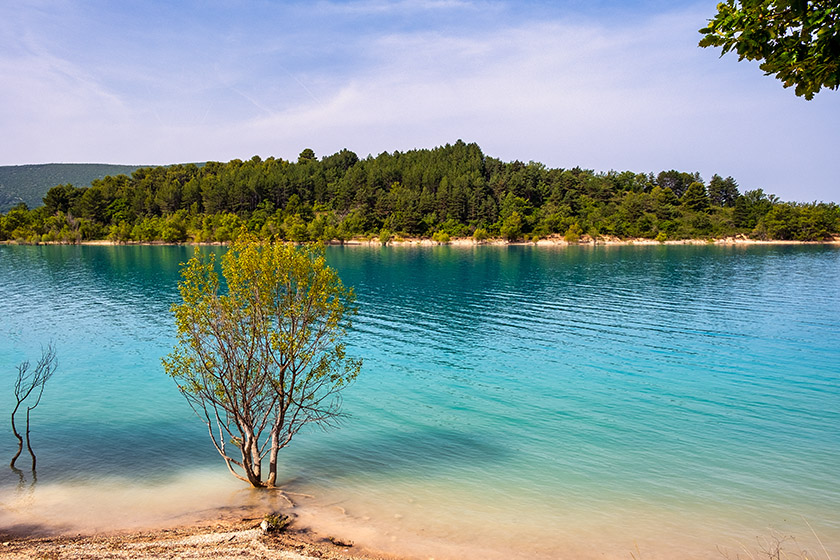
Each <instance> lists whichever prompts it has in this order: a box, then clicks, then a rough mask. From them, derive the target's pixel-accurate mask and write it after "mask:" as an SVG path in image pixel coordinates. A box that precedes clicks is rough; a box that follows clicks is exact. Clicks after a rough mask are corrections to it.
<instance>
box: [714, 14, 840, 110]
mask: <svg viewBox="0 0 840 560" xmlns="http://www.w3.org/2000/svg"><path fill="white" fill-rule="evenodd" d="M700 33H702V34H703V38H702V39H701V40H700V46H701V47H721V56H723V55H724V54H726V53H728V52H729V51H732V50H734V51H735V52H737V53H738V59H739V60H743V59H745V58H746V59H748V60H761V61H762V63H761V64H760V68H761V69H762V70H764V72H765V73H766V74H767V75H770V74H775V76H776V78H778V79H779V80H781V81H782V84H783V85H784V87H791V86H795V91H796V95H798V96H803V97H805V99H809V100H810V99H813V97H814V94H816V93H817V92H819V91H820V89H821V88H822V87H827V88H829V89H837V87H838V86H840V5H838V3H837V2H836V0H807V1H806V0H726V1H725V2H721V3H720V4H718V5H717V14H715V17H714V18H713V19H711V20H709V24H708V25H707V26H706V27H704V28H703V29H701V30H700Z"/></svg>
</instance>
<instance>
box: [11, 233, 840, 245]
mask: <svg viewBox="0 0 840 560" xmlns="http://www.w3.org/2000/svg"><path fill="white" fill-rule="evenodd" d="M17 244H18V243H17V242H16V241H12V240H9V241H0V245H17ZM76 244H77V245H206V246H224V245H226V243H222V242H219V241H214V242H208V243H203V242H202V243H196V242H192V241H187V242H185V243H165V242H163V241H152V242H135V241H130V242H128V243H120V242H117V241H111V240H108V239H97V240H92V241H80V242H78V243H76ZM329 244H330V245H348V246H354V245H355V246H359V245H372V246H377V245H382V242H381V241H380V240H379V238H378V237H371V238H353V239H348V240H346V241H344V242H343V243H339V242H337V241H333V242H331V243H329ZM38 245H68V243H64V242H61V241H50V242H42V243H38ZM437 245H451V246H455V247H475V246H481V245H486V246H494V245H495V246H504V245H533V246H538V247H574V246H583V247H586V246H590V247H592V246H604V245H606V246H613V245H741V246H744V245H840V237H832V238H830V239H825V240H822V241H786V240H780V239H771V240H760V239H750V238H749V237H747V236H746V235H737V236H731V237H719V238H709V239H669V240H667V241H662V242H660V241H656V240H655V239H648V238H644V237H631V238H621V237H615V236H599V237H596V238H593V237H590V236H588V235H583V236H581V238H580V241H579V242H577V243H569V242H568V241H566V240H565V238H564V237H563V236H562V235H552V236H549V237H543V238H540V239H538V240H536V241H507V240H505V239H501V238H492V239H487V240H484V241H476V240H475V239H473V238H472V237H455V238H453V239H451V240H450V241H449V242H447V243H438V242H437V241H433V240H431V239H429V238H424V237H404V238H403V237H394V238H392V239H391V240H390V241H388V246H394V247H400V246H406V247H409V246H426V247H433V246H437Z"/></svg>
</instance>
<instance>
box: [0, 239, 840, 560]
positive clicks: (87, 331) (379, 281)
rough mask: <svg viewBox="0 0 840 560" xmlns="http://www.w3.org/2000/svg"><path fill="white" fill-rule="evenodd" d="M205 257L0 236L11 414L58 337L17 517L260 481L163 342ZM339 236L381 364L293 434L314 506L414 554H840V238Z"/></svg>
mask: <svg viewBox="0 0 840 560" xmlns="http://www.w3.org/2000/svg"><path fill="white" fill-rule="evenodd" d="M204 250H206V251H209V250H215V251H221V250H222V249H218V248H217V249H204ZM191 254H192V249H191V248H183V247H107V246H105V247H102V246H84V247H53V246H51V247H17V246H0V364H5V365H3V366H2V367H3V371H4V373H2V375H3V378H4V379H6V382H4V385H5V386H7V387H8V388H7V390H5V392H4V393H3V394H2V395H0V405H2V409H0V412H2V411H6V410H10V408H11V403H10V393H11V383H12V382H13V379H12V377H13V375H14V366H15V365H16V364H17V363H19V362H20V361H22V360H24V359H27V358H28V359H30V360H35V359H37V357H38V355H39V353H40V345H41V344H46V343H47V342H49V340H53V341H55V343H56V346H57V350H58V356H59V360H60V369H59V371H58V373H57V374H56V376H55V378H54V379H53V380H51V381H50V384H49V386H48V387H47V392H46V393H45V396H44V400H43V402H42V404H41V405H40V406H39V407H38V408H37V409H36V411H34V412H33V445H34V446H35V449H36V452H38V454H39V469H38V484H37V485H36V486H35V487H34V488H30V487H29V486H28V485H27V486H25V487H24V488H20V487H19V484H18V483H19V480H18V478H17V476H15V475H14V474H13V473H11V472H10V471H7V472H6V474H2V471H0V485H2V486H0V488H2V489H1V490H0V501H2V503H3V507H2V509H0V524H4V525H6V526H11V525H15V524H18V525H20V524H29V525H33V526H35V525H39V526H55V525H60V526H62V527H65V528H68V529H70V528H74V527H77V526H79V525H85V526H86V527H93V528H97V529H100V528H107V527H111V526H114V525H115V524H117V525H119V524H124V525H129V524H131V523H152V522H153V521H158V522H159V521H161V520H163V521H164V522H165V521H166V520H172V519H179V518H180V517H181V516H183V515H187V514H190V513H192V512H196V511H201V510H203V509H206V508H212V507H217V506H224V505H230V504H239V503H246V502H248V501H249V500H253V499H254V496H253V493H251V492H249V491H248V490H247V489H243V488H242V487H241V485H240V483H238V482H237V481H235V480H234V479H233V478H232V477H230V475H229V474H227V471H226V468H225V467H224V465H223V463H222V462H221V460H220V459H219V458H218V455H217V454H216V452H215V450H214V449H213V448H212V446H211V445H210V443H209V440H208V438H207V436H206V431H205V430H206V428H205V427H204V426H203V425H202V424H201V422H200V421H198V419H197V418H196V417H195V416H194V415H193V414H192V412H191V411H190V409H189V407H188V406H187V405H186V402H185V401H183V399H182V397H181V396H180V395H179V394H178V392H177V390H176V388H175V385H174V382H173V381H172V380H171V379H169V378H167V377H166V376H165V375H164V374H163V372H162V368H161V366H160V358H161V356H163V355H165V354H166V353H167V352H168V351H169V350H170V349H171V346H172V343H173V337H174V325H173V321H172V319H171V316H170V314H169V312H168V308H169V306H170V305H171V304H172V303H173V302H175V301H176V300H177V297H178V294H177V280H178V268H179V266H178V264H179V263H180V262H183V261H184V260H186V259H187V258H189V256H190V255H191ZM328 260H329V262H330V263H331V264H332V265H333V266H334V267H336V268H337V269H338V270H339V272H340V274H341V277H342V279H343V280H344V282H345V283H346V284H349V285H351V286H353V287H354V288H355V290H356V294H357V297H358V303H359V305H360V314H359V316H358V317H357V319H356V321H355V326H354V329H353V331H352V332H351V333H350V336H349V341H348V342H349V347H350V348H349V351H350V353H352V354H353V355H357V356H362V357H364V359H365V365H364V368H363V371H362V374H361V375H360V377H359V380H358V381H357V382H356V383H355V384H354V385H353V386H352V387H350V388H349V389H348V390H347V391H346V393H345V410H346V411H347V412H348V413H349V414H350V417H349V418H348V419H347V420H346V421H345V422H344V424H343V426H342V428H341V429H339V430H335V431H330V432H322V431H319V430H311V431H308V432H305V433H302V434H299V436H298V438H297V440H296V441H295V442H293V444H292V446H291V447H289V448H287V449H286V450H284V451H283V452H282V462H283V466H282V471H281V476H282V477H283V482H284V484H285V485H286V487H287V488H288V489H290V490H291V491H294V492H297V493H298V494H299V495H298V501H299V502H300V503H301V507H300V508H299V510H298V513H299V515H301V517H302V518H303V520H304V521H307V522H311V523H312V524H314V525H316V526H320V527H321V528H322V529H323V530H325V531H329V532H330V533H333V534H336V535H339V536H343V537H345V538H350V539H351V540H356V541H357V542H360V543H367V544H371V545H374V546H379V547H381V548H385V549H387V550H391V551H395V552H398V553H403V554H408V553H414V554H416V555H417V557H429V556H434V557H436V558H447V557H448V558H494V557H495V558H512V557H516V555H517V554H519V555H520V557H523V558H525V557H527V558H557V557H563V556H570V557H576V558H582V557H583V558H585V557H591V558H595V557H604V556H606V557H616V558H619V557H620V558H627V557H628V556H629V554H630V552H636V547H638V550H639V551H641V554H642V556H643V557H644V558H660V557H661V558H667V557H674V556H675V555H676V556H679V557H685V558H716V557H719V553H718V552H717V550H716V546H721V547H724V548H728V549H730V550H733V551H734V552H739V549H738V546H739V543H741V544H744V545H745V546H747V547H753V548H755V546H754V545H755V539H756V537H767V536H770V535H771V534H772V533H773V532H774V531H778V532H779V533H780V534H795V535H796V537H797V539H798V540H799V542H800V543H801V544H802V546H807V547H808V548H809V550H813V551H814V552H816V551H819V552H820V553H822V551H821V550H819V544H818V543H817V542H816V540H815V539H814V538H813V534H812V532H811V528H810V527H809V524H810V526H811V527H813V529H814V531H815V532H816V533H817V534H818V535H819V536H820V538H821V540H822V542H823V544H824V545H825V546H826V547H827V549H828V552H829V553H831V552H833V553H834V556H835V557H836V556H837V555H838V554H840V515H839V514H838V512H840V383H839V382H838V381H840V367H838V366H840V250H838V249H837V248H835V247H829V246H770V247H767V246H761V247H758V246H751V247H702V246H699V247H698V246H688V247H674V246H655V247H633V246H622V247H594V248H593V247H571V248H536V247H475V248H462V247H437V248H417V247H394V248H391V247H389V248H379V247H331V248H329V249H328ZM2 414H3V416H6V415H7V413H6V412H2ZM14 443H15V442H14V439H13V437H12V435H11V432H9V433H8V437H7V438H5V439H3V440H2V441H0V455H2V456H6V455H8V456H9V457H11V454H12V453H13V450H14ZM23 459H24V464H25V459H26V456H25V455H24V457H23ZM27 482H28V481H27ZM161 495H170V496H174V497H176V498H177V499H174V498H170V499H159V498H157V497H159V496H161ZM129 511H130V512H133V513H128V512H129ZM814 547H816V549H814ZM636 554H637V556H638V552H636ZM733 557H734V554H733Z"/></svg>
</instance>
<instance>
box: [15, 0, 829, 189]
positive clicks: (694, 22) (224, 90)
mask: <svg viewBox="0 0 840 560" xmlns="http://www.w3.org/2000/svg"><path fill="white" fill-rule="evenodd" d="M715 4H716V2H715V0H706V1H702V2H699V1H691V2H689V1H680V0H674V1H670V2H665V1H658V0H648V1H645V0H637V1H630V0H628V1H623V2H622V1H618V0H612V1H610V0H592V1H571V0H569V1H557V2H540V1H532V2H508V1H470V0H402V1H395V2H384V1H380V0H366V1H357V2H351V1H344V2H341V1H335V0H334V1H314V2H271V1H262V2H260V1H255V2H245V1H230V2H221V1H219V2H213V1H210V2H156V1H142V2H134V1H121V2H111V1H100V2H96V1H91V2H71V1H65V2H59V1H49V0H43V1H23V2H6V3H3V5H2V7H0V130H2V135H1V137H0V165H16V164H24V163H46V162H102V163H125V164H165V163H175V162H187V161H205V160H217V161H228V160H230V159H233V158H240V159H247V158H250V157H251V156H253V155H255V154H257V155H260V156H262V157H268V156H275V157H282V158H285V159H295V158H296V157H297V154H298V153H299V152H300V151H301V150H302V149H303V148H306V147H310V148H312V149H314V150H315V152H316V154H317V155H319V156H322V155H328V154H331V153H334V152H336V151H338V150H340V149H342V148H348V149H350V150H353V151H354V152H356V153H357V154H359V156H361V157H364V156H367V155H368V154H374V155H375V154H378V153H381V152H383V151H393V150H408V149H412V148H431V147H434V146H438V145H441V144H445V143H451V142H454V141H455V140H457V139H459V138H460V139H463V140H465V141H467V142H476V143H478V144H479V145H480V146H481V147H482V149H483V150H484V152H485V153H486V154H487V155H490V156H494V157H497V158H500V159H502V160H504V161H512V160H515V159H519V160H522V161H529V160H533V161H540V162H542V163H545V164H546V165H548V166H550V167H574V166H580V167H584V168H588V169H595V170H598V171H608V170H610V169H615V170H632V171H637V172H650V171H652V172H654V173H656V172H659V171H661V170H667V169H678V170H681V171H692V172H693V171H699V172H700V173H701V175H702V176H703V177H704V178H705V179H706V180H707V181H708V179H709V178H710V177H711V175H712V174H713V173H718V174H720V175H722V176H724V177H725V176H728V175H731V176H733V177H735V179H736V180H737V181H738V183H739V185H740V187H741V190H742V191H744V190H748V189H754V188H763V189H764V190H765V191H766V192H771V193H775V194H778V195H779V196H780V197H781V198H782V199H784V200H800V201H812V200H834V201H840V180H838V177H840V155H838V154H840V149H838V141H837V136H838V135H837V131H838V130H840V92H838V91H827V90H825V91H823V92H821V93H819V94H818V95H817V96H816V98H815V99H814V100H813V101H810V102H807V101H805V100H803V99H801V98H798V97H796V96H795V95H794V94H793V91H792V90H790V89H784V88H782V86H781V84H780V83H779V82H778V81H777V80H776V79H775V78H772V77H765V76H764V75H763V73H762V72H761V71H760V70H759V69H758V65H757V64H755V63H750V62H746V61H744V62H741V63H739V62H738V61H737V57H736V56H734V55H731V54H730V55H727V56H725V57H723V58H719V57H718V53H717V52H715V51H714V50H711V49H700V48H698V47H697V41H698V40H699V39H700V35H699V33H697V30H698V29H699V28H700V27H702V26H703V25H704V24H705V22H706V21H707V19H708V18H710V17H711V16H712V15H713V14H714V11H715Z"/></svg>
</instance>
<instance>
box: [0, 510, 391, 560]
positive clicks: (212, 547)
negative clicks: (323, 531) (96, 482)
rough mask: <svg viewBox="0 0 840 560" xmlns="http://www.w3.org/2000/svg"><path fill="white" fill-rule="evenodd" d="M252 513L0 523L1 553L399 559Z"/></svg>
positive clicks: (72, 557) (76, 559) (78, 559)
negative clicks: (134, 527)
mask: <svg viewBox="0 0 840 560" xmlns="http://www.w3.org/2000/svg"><path fill="white" fill-rule="evenodd" d="M253 514H254V512H239V513H228V514H220V515H219V516H218V519H216V520H214V521H205V522H201V523H196V524H193V525H183V526H177V527H171V528H163V529H155V530H141V531H115V532H105V533H95V534H84V533H82V534H74V535H51V534H50V533H49V531H48V530H44V529H43V528H39V527H16V528H13V529H11V530H10V529H7V528H0V558H3V559H9V560H31V559H33V558H43V559H54V558H55V559H58V558H60V559H62V560H64V559H67V560H82V559H92V558H114V559H119V558H130V559H139V560H146V559H176V558H177V559H185V558H261V559H265V560H281V559H282V560H313V559H330V560H397V559H396V557H395V556H390V555H385V554H381V553H378V552H376V551H372V550H366V549H363V548H360V547H358V546H355V545H354V543H352V542H344V541H341V540H338V539H335V538H332V537H331V536H329V535H319V534H317V533H315V532H313V531H312V530H310V529H309V528H307V527H302V526H298V525H297V524H296V523H294V522H293V523H292V525H291V526H289V527H288V528H287V529H285V530H284V531H281V532H265V531H263V529H262V528H261V527H260V524H261V522H262V520H263V519H264V517H263V516H255V515H253Z"/></svg>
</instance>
